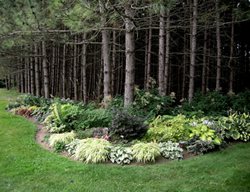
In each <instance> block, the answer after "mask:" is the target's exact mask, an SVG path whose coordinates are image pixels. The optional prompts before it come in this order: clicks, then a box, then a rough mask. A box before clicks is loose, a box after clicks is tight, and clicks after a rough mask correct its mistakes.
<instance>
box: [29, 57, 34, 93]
mask: <svg viewBox="0 0 250 192" xmlns="http://www.w3.org/2000/svg"><path fill="white" fill-rule="evenodd" d="M30 93H31V94H32V95H35V79H34V62H33V58H32V57H30Z"/></svg>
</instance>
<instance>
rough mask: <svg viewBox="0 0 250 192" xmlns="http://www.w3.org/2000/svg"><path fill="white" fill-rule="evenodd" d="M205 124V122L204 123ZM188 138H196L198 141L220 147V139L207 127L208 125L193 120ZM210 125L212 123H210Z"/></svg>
mask: <svg viewBox="0 0 250 192" xmlns="http://www.w3.org/2000/svg"><path fill="white" fill-rule="evenodd" d="M206 122H207V121H206ZM190 124H191V128H190V134H189V136H190V138H198V140H202V141H208V142H212V143H213V144H216V145H220V144H221V142H222V138H220V137H219V135H217V133H216V131H215V130H214V129H212V128H210V127H209V124H208V123H204V122H203V121H201V120H196V121H195V120H194V121H192V122H191V123H190ZM211 124H212V122H211Z"/></svg>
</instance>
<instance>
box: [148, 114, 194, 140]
mask: <svg viewBox="0 0 250 192" xmlns="http://www.w3.org/2000/svg"><path fill="white" fill-rule="evenodd" d="M189 127H190V125H189V120H188V119H187V118H186V117H185V116H183V115H177V116H175V117H173V116H168V115H164V116H158V117H156V118H155V119H154V120H153V121H152V122H151V123H150V125H149V129H148V131H147V134H146V135H145V137H144V139H145V140H147V141H157V142H165V141H173V142H176V141H180V140H188V138H189V135H188V134H189V133H188V130H189Z"/></svg>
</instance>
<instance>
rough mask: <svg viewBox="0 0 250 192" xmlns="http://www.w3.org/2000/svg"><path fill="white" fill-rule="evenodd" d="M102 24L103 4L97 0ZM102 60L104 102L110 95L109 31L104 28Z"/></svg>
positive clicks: (103, 15) (104, 25)
mask: <svg viewBox="0 0 250 192" xmlns="http://www.w3.org/2000/svg"><path fill="white" fill-rule="evenodd" d="M99 4H100V12H101V22H102V26H103V27H106V16H105V7H104V6H105V5H104V4H103V2H102V1H99ZM102 61H103V72H104V74H103V97H104V99H103V101H104V102H105V103H106V101H107V100H108V98H109V97H110V85H111V83H110V82H111V81H110V78H111V64H110V58H109V32H108V30H106V29H103V30H102Z"/></svg>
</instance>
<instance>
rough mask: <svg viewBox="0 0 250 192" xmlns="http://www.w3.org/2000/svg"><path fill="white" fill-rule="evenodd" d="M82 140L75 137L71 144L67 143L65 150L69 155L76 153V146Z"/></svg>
mask: <svg viewBox="0 0 250 192" xmlns="http://www.w3.org/2000/svg"><path fill="white" fill-rule="evenodd" d="M79 143H80V140H79V139H74V140H73V141H72V142H70V143H69V144H67V145H65V150H66V151H67V152H68V153H69V155H71V156H72V155H74V154H75V151H76V147H77V146H78V145H79Z"/></svg>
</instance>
